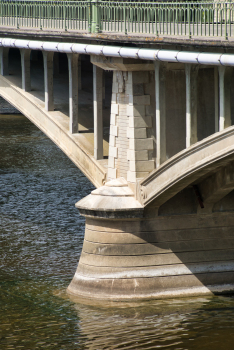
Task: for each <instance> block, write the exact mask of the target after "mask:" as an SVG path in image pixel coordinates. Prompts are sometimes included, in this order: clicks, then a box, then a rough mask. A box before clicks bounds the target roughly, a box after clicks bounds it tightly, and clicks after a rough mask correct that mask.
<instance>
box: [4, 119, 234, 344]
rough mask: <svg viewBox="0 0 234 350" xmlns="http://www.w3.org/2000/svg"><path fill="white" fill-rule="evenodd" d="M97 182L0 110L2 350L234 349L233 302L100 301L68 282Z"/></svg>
mask: <svg viewBox="0 0 234 350" xmlns="http://www.w3.org/2000/svg"><path fill="white" fill-rule="evenodd" d="M92 189H93V186H92V184H91V183H90V182H89V181H88V180H87V179H86V177H85V176H84V175H83V174H82V173H81V172H80V171H79V169H77V168H76V167H75V166H74V165H73V163H72V162H71V161H70V160H69V159H68V158H67V157H66V156H65V155H64V154H63V153H62V152H61V151H60V150H59V149H58V148H57V147H56V146H55V145H54V144H53V143H52V142H51V141H50V140H49V139H48V138H47V137H46V136H44V135H43V134H42V132H41V131H40V130H38V129H37V128H36V127H35V126H34V125H33V124H31V123H30V122H29V121H28V120H27V119H26V118H25V117H23V116H9V115H8V116H0V223H1V225H0V349H1V350H7V349H25V350H31V349H33V350H34V349H50V350H53V349H54V350H60V349H66V350H72V349H94V350H96V349H177V350H179V349H183V350H185V349H189V350H190V349H191V350H193V349H194V350H198V349H199V350H201V349H205V350H210V349H211V350H222V349H225V350H233V349H234V298H232V297H200V298H191V299H175V300H167V301H151V302H144V303H134V304H124V303H122V304H115V303H112V304H107V303H105V302H103V303H101V304H97V305H94V304H93V303H92V302H90V305H89V304H88V303H86V302H85V303H82V302H80V301H79V300H75V301H74V300H71V299H70V298H69V297H68V296H67V295H66V287H67V286H68V284H69V282H70V281H71V279H72V277H73V274H74V272H75V270H76V266H77V261H78V258H79V255H80V252H81V249H82V242H83V234H84V218H83V217H81V216H79V213H78V210H77V209H76V208H75V207H74V204H75V202H76V201H78V200H79V199H81V198H82V197H84V196H86V195H87V194H89V193H90V191H91V190H92Z"/></svg>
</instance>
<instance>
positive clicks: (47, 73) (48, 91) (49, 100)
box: [43, 51, 54, 111]
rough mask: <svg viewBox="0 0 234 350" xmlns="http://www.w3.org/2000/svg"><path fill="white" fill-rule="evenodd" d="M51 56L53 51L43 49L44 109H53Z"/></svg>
mask: <svg viewBox="0 0 234 350" xmlns="http://www.w3.org/2000/svg"><path fill="white" fill-rule="evenodd" d="M53 56H54V53H53V52H48V51H43V62H44V85H45V110H46V111H53V110H54V89H53Z"/></svg>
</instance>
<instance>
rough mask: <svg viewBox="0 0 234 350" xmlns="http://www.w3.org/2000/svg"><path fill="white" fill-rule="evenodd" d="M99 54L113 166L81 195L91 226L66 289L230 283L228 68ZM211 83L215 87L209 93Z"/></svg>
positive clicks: (190, 289)
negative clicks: (108, 73) (106, 82)
mask: <svg viewBox="0 0 234 350" xmlns="http://www.w3.org/2000/svg"><path fill="white" fill-rule="evenodd" d="M92 63H93V64H94V65H95V66H97V67H98V69H104V70H105V69H108V70H113V85H112V102H111V116H110V139H109V159H108V176H107V182H106V184H105V185H104V186H102V187H100V188H98V189H96V190H94V191H92V193H91V194H90V195H89V196H87V197H86V198H84V199H82V200H81V201H79V202H78V203H77V204H76V206H77V208H78V209H79V211H80V213H81V215H84V216H85V218H86V228H85V237H84V245H83V250H82V254H81V257H80V260H79V264H78V268H77V271H76V273H75V276H74V278H73V280H72V282H71V283H70V285H69V287H68V292H69V293H71V294H75V295H78V296H81V297H85V298H93V299H95V298H96V299H103V300H107V299H109V300H134V299H135V300H137V299H151V298H168V297H177V296H195V295H202V294H204V295H212V294H216V293H231V292H233V291H234V274H233V269H234V238H233V234H232V233H233V229H234V216H233V215H232V213H231V212H232V211H233V210H234V207H233V204H232V203H234V181H233V159H234V155H233V146H232V142H233V141H234V127H231V128H230V129H226V127H227V126H228V125H230V120H231V117H230V113H231V112H230V111H231V104H230V93H231V90H230V70H227V71H226V68H224V69H223V68H222V69H220V70H219V73H218V74H219V76H218V77H217V70H216V68H213V69H203V70H202V71H200V70H199V69H198V66H197V65H188V64H186V65H176V64H174V65H171V64H164V63H161V62H156V63H155V64H152V63H150V62H144V63H142V62H141V61H140V60H130V59H122V58H110V59H106V58H105V59H103V58H102V57H98V56H92ZM95 69H96V68H95ZM94 71H95V70H94ZM215 77H216V78H215ZM217 78H218V79H219V81H220V82H219V91H218V97H219V100H220V102H219V106H220V109H219V111H218V117H217V114H216V113H217V106H216V104H215V96H217ZM202 84H203V86H204V87H203V86H201V85H202ZM206 84H210V86H212V87H213V90H211V92H209V93H207V95H206V100H205V103H203V100H202V96H203V94H204V93H203V91H204V89H205V86H206ZM198 87H199V88H200V90H199V88H198ZM225 89H228V93H226V92H225V91H226V90H225ZM224 96H225V97H224ZM99 100H100V101H101V99H99ZM171 101H172V103H173V105H171ZM199 102H200V104H202V105H199ZM99 103H101V102H99ZM215 111H216V112H215ZM212 113H213V120H212V121H210V119H209V118H210V117H209V115H212ZM223 115H225V118H223ZM217 118H218V120H219V125H220V130H222V131H221V134H219V133H218V135H217V136H215V135H212V133H213V130H215V128H216V127H217ZM201 121H202V123H203V125H204V128H203V132H204V134H205V133H206V136H207V137H206V138H204V139H203V140H201V139H202V136H201V132H200V123H201ZM205 125H206V127H205ZM173 128H174V130H173ZM173 131H174V132H173ZM200 140H201V141H200ZM198 141H200V142H198ZM221 149H222V150H223V152H224V153H222V155H221V154H220V153H219V150H221Z"/></svg>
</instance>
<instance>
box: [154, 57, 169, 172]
mask: <svg viewBox="0 0 234 350" xmlns="http://www.w3.org/2000/svg"><path fill="white" fill-rule="evenodd" d="M154 67H155V100H156V167H157V168H158V167H159V166H160V165H161V164H162V163H163V162H165V160H166V105H165V76H164V72H163V68H162V67H160V62H159V61H155V62H154Z"/></svg>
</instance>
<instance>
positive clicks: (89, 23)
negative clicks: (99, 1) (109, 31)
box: [88, 1, 92, 33]
mask: <svg viewBox="0 0 234 350" xmlns="http://www.w3.org/2000/svg"><path fill="white" fill-rule="evenodd" d="M88 11H89V13H88V30H89V33H92V1H89V7H88Z"/></svg>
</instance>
